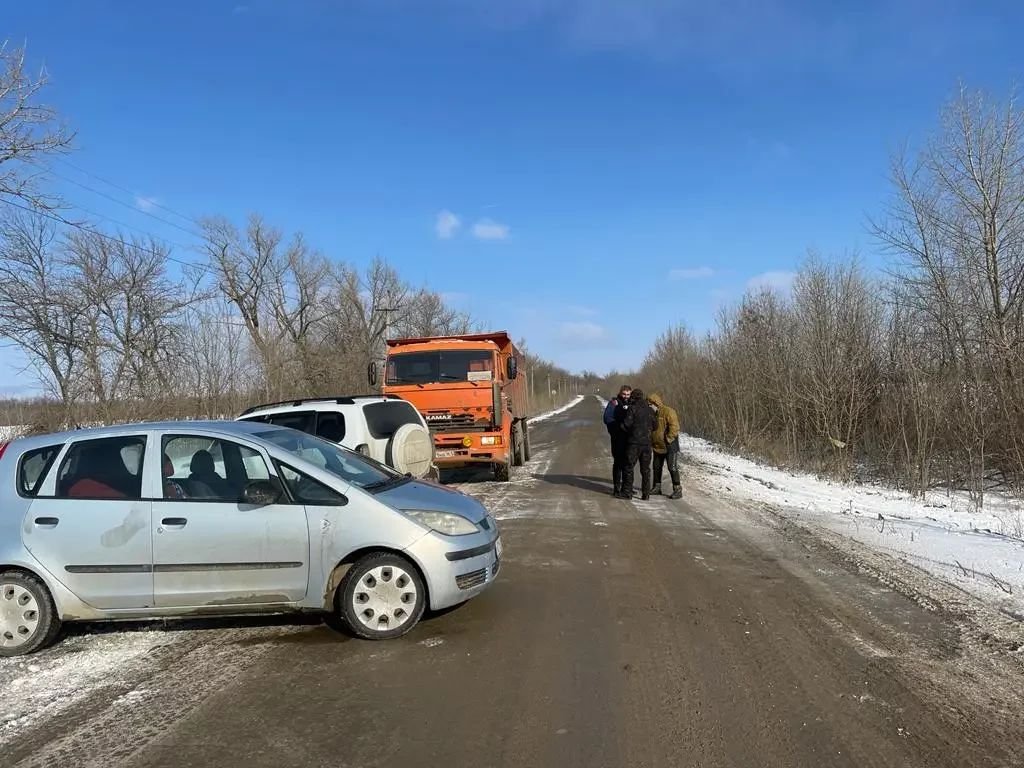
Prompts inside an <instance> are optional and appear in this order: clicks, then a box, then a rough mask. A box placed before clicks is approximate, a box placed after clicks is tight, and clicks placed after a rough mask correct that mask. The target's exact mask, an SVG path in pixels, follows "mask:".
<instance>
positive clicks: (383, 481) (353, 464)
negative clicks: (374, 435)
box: [257, 429, 408, 491]
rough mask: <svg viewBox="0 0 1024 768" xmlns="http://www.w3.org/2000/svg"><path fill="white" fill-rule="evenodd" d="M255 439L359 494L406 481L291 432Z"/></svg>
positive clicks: (337, 447)
mask: <svg viewBox="0 0 1024 768" xmlns="http://www.w3.org/2000/svg"><path fill="white" fill-rule="evenodd" d="M257 437H259V438H261V439H263V440H266V441H267V442H268V443H273V444H274V445H275V446H277V447H278V448H281V449H283V450H285V451H287V452H288V453H290V454H292V455H293V456H297V457H298V458H300V459H302V460H303V461H307V462H309V463H310V464H313V465H315V466H318V467H320V468H321V469H323V470H324V471H326V472H330V473H331V474H332V475H336V476H338V477H340V478H341V479H342V480H344V481H345V482H348V483H352V484H353V485H356V486H358V487H360V488H362V489H363V490H367V491H376V490H380V489H382V488H386V487H389V486H392V485H395V484H396V483H399V482H403V481H405V480H407V479H408V478H407V477H406V476H405V475H402V474H400V473H398V472H396V471H395V470H393V469H391V468H390V467H387V466H385V465H383V464H379V463H378V462H376V461H374V460H373V459H370V458H368V457H366V456H363V455H361V454H359V453H356V452H355V451H350V450H348V449H347V448H342V447H341V446H340V445H335V444H334V443H330V442H328V441H326V440H321V439H320V438H319V437H313V436H312V435H307V434H306V433H305V432H299V431H297V430H294V429H272V430H268V431H266V432H260V433H258V434H257Z"/></svg>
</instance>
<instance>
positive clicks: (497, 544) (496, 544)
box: [494, 536, 502, 560]
mask: <svg viewBox="0 0 1024 768" xmlns="http://www.w3.org/2000/svg"><path fill="white" fill-rule="evenodd" d="M501 553H502V547H501V537H500V536H499V537H498V538H497V539H495V540H494V556H495V557H496V558H497V559H498V560H501Z"/></svg>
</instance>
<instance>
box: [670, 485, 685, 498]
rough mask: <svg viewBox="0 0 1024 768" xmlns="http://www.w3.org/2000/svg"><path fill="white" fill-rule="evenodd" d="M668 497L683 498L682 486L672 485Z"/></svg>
mask: <svg viewBox="0 0 1024 768" xmlns="http://www.w3.org/2000/svg"><path fill="white" fill-rule="evenodd" d="M669 498H670V499H681V498H683V487H682V486H681V485H676V486H673V487H672V495H671V496H669Z"/></svg>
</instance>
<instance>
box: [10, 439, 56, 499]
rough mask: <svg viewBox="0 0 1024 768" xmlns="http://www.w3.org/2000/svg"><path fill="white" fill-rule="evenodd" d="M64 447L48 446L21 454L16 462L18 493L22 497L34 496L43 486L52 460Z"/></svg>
mask: <svg viewBox="0 0 1024 768" xmlns="http://www.w3.org/2000/svg"><path fill="white" fill-rule="evenodd" d="M63 447H64V445H63V444H61V445H48V446H46V447H45V448H35V449H33V450H31V451H26V452H25V453H23V454H22V456H21V460H20V461H19V462H18V493H19V494H21V495H22V496H35V495H36V494H38V493H39V489H40V488H41V487H42V486H43V480H45V479H46V473H47V472H49V471H50V467H51V466H52V465H53V462H54V459H56V458H57V454H59V453H60V449H61V448H63Z"/></svg>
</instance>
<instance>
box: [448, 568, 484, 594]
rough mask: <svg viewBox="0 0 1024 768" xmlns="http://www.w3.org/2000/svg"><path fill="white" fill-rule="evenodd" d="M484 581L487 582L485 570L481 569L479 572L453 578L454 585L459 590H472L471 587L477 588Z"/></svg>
mask: <svg viewBox="0 0 1024 768" xmlns="http://www.w3.org/2000/svg"><path fill="white" fill-rule="evenodd" d="M485 581H487V569H486V568H481V569H480V570H479V571H471V572H469V573H464V574H462V575H461V576H456V577H455V584H456V585H457V586H458V587H459V589H472V588H473V587H479V586H480V585H481V584H483V583H484V582H485Z"/></svg>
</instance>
